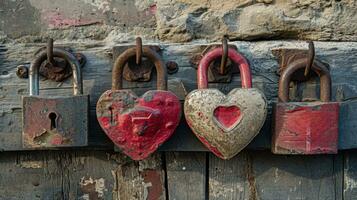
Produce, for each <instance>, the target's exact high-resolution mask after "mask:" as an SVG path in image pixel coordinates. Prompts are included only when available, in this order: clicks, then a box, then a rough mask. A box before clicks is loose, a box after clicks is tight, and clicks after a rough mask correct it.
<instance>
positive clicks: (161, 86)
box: [112, 47, 167, 90]
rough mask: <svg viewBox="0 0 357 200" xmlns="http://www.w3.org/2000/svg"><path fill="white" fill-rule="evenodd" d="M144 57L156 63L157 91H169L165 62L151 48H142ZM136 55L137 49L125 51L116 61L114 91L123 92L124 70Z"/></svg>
mask: <svg viewBox="0 0 357 200" xmlns="http://www.w3.org/2000/svg"><path fill="white" fill-rule="evenodd" d="M142 49H143V51H142V55H143V56H144V57H147V58H148V59H149V60H150V61H151V62H153V63H154V65H155V67H156V73H157V90H167V75H166V67H165V64H164V62H163V61H162V60H161V57H160V55H159V54H158V53H156V52H155V51H154V50H152V49H151V48H150V47H142ZM135 55H136V47H132V48H129V49H127V50H126V51H124V52H123V53H122V54H120V55H119V56H118V58H117V59H116V60H115V63H114V66H113V72H112V90H121V89H122V87H123V86H122V85H123V69H124V65H125V63H127V62H128V60H129V58H130V57H133V56H135Z"/></svg>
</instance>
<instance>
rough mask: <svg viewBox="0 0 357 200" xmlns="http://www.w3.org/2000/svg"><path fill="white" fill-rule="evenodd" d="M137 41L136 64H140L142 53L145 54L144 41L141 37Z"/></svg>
mask: <svg viewBox="0 0 357 200" xmlns="http://www.w3.org/2000/svg"><path fill="white" fill-rule="evenodd" d="M135 41H136V64H137V65H140V63H141V59H142V54H143V43H142V40H141V37H137V38H136V39H135Z"/></svg>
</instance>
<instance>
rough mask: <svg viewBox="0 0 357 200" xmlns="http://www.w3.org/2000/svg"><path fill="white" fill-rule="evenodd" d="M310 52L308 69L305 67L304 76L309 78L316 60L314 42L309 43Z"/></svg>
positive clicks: (307, 62)
mask: <svg viewBox="0 0 357 200" xmlns="http://www.w3.org/2000/svg"><path fill="white" fill-rule="evenodd" d="M308 43H309V51H308V54H307V61H306V67H305V72H304V76H305V77H306V76H308V75H309V73H310V70H311V67H312V64H313V63H314V59H315V46H314V43H313V42H312V41H309V42H308Z"/></svg>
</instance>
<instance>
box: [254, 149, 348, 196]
mask: <svg viewBox="0 0 357 200" xmlns="http://www.w3.org/2000/svg"><path fill="white" fill-rule="evenodd" d="M249 157H250V162H251V166H250V167H251V168H252V177H253V178H252V179H250V180H249V183H250V184H251V186H253V187H255V191H256V196H253V197H250V198H253V199H276V200H279V199H284V200H285V199H342V187H341V185H342V182H341V181H342V170H343V169H342V168H343V165H342V162H343V158H342V156H341V155H336V156H333V155H330V156H328V155H324V156H277V155H272V154H271V153H270V152H259V153H255V152H254V151H252V152H250V153H249Z"/></svg>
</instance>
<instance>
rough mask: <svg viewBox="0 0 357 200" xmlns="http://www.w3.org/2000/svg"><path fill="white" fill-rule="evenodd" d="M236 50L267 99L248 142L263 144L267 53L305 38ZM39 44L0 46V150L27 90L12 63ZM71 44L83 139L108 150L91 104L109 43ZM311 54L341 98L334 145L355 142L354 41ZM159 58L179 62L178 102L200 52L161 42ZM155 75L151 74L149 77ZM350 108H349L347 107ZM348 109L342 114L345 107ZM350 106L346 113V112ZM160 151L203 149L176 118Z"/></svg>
mask: <svg viewBox="0 0 357 200" xmlns="http://www.w3.org/2000/svg"><path fill="white" fill-rule="evenodd" d="M232 44H234V45H236V46H237V48H238V50H239V51H240V52H242V54H243V55H244V56H246V57H247V59H248V60H249V62H250V64H251V69H252V74H253V85H254V87H258V88H259V89H261V90H262V91H263V92H264V93H265V95H266V97H267V99H268V101H269V114H268V117H267V121H266V123H265V125H264V127H263V129H262V130H261V133H260V134H259V135H258V136H257V137H256V138H255V140H253V142H252V143H251V144H250V145H249V146H248V148H250V149H269V148H270V143H271V142H270V138H271V120H272V119H271V105H272V102H274V101H276V97H277V95H276V94H277V82H278V76H277V75H276V74H275V71H276V69H277V61H276V59H275V58H274V56H273V55H272V53H271V49H273V48H282V47H284V48H285V47H286V48H306V44H305V43H301V42H294V41H293V42H285V41H267V42H234V43H232ZM42 45H43V44H30V43H29V44H11V45H10V44H6V45H5V47H6V48H7V49H6V51H2V54H1V58H0V59H1V61H0V128H1V129H0V149H2V150H4V151H10V150H12V151H13V150H22V146H21V141H20V138H21V123H22V122H21V112H22V111H21V95H24V94H27V80H26V79H19V78H17V77H16V75H15V71H16V66H17V65H18V64H24V63H28V62H30V61H31V59H32V58H33V53H34V52H35V51H36V49H37V48H38V47H40V46H42ZM62 45H67V46H72V47H74V48H75V49H76V50H77V51H80V52H82V53H84V54H85V56H86V57H87V59H88V62H87V64H86V66H85V67H84V68H83V77H84V80H83V81H84V92H85V93H86V94H90V107H91V118H90V127H91V128H90V133H89V143H90V146H91V148H104V149H111V148H112V147H113V146H112V143H111V142H110V141H109V140H108V138H107V137H106V136H105V134H104V133H103V131H102V130H101V128H100V127H99V125H98V123H97V121H96V117H95V112H94V109H95V104H96V101H97V100H98V98H99V96H100V95H101V94H102V93H103V92H104V91H105V90H108V89H110V87H111V68H112V62H113V61H112V55H111V49H112V47H111V46H108V45H106V44H103V43H101V42H90V43H63V44H62ZM315 46H316V56H317V58H319V59H321V60H323V61H325V62H327V63H329V64H330V66H331V74H332V79H333V87H332V97H333V99H337V100H338V101H342V102H343V106H346V107H349V108H348V109H344V108H342V109H341V115H340V116H347V118H343V119H346V120H342V121H341V123H340V126H341V130H340V136H342V137H340V144H339V149H350V148H356V147H357V136H356V135H357V133H356V132H355V131H354V125H353V123H350V122H353V121H355V120H356V119H357V114H356V112H353V110H355V109H356V108H355V106H354V105H352V104H353V102H352V101H351V99H353V98H356V97H357V87H356V83H355V77H356V75H357V71H356V70H353V69H354V68H356V65H357V58H356V57H355V56H354V55H355V54H356V53H357V43H356V42H338V43H337V42H316V44H315ZM161 48H162V54H163V59H164V60H165V61H168V60H174V61H176V62H177V63H178V64H179V67H180V68H179V71H178V72H177V73H176V74H173V75H169V89H170V90H171V91H173V92H175V93H176V94H177V95H178V96H179V98H180V99H181V100H182V101H183V100H184V98H185V95H186V94H187V93H188V92H190V91H192V90H193V89H195V88H196V86H197V83H196V70H195V69H194V68H192V65H191V63H190V58H191V57H192V56H193V55H196V54H197V53H200V51H201V46H200V45H199V44H172V45H171V44H164V45H161ZM154 78H155V74H154V77H153V79H154ZM154 82H155V81H152V82H148V83H128V82H124V87H126V88H133V89H134V90H135V91H136V92H137V94H138V95H140V94H142V93H144V92H145V91H147V90H148V89H150V88H154V87H155V83H154ZM239 85H240V79H239V77H238V76H237V75H235V76H234V77H233V81H232V83H230V84H216V83H214V84H210V87H216V88H219V89H220V90H221V91H223V92H224V93H227V92H228V91H230V90H231V89H232V88H234V87H239ZM41 87H42V88H45V89H44V90H42V91H41V94H44V95H70V93H71V92H72V90H71V80H66V81H64V82H63V83H54V82H50V81H41ZM303 88H305V90H306V91H310V92H302V94H303V95H304V96H305V97H306V96H307V95H309V94H313V92H311V91H313V90H315V89H316V85H315V84H313V83H311V84H309V85H304V87H303ZM351 109H352V110H351ZM347 111H349V112H348V114H346V113H345V112H347ZM351 111H352V112H351ZM160 150H162V151H173V150H179V151H206V150H207V149H206V148H205V147H203V145H200V143H199V142H198V140H197V139H196V138H195V136H194V135H193V134H192V132H191V130H190V129H189V128H188V126H187V125H186V123H185V121H184V120H182V122H181V124H180V126H179V128H178V129H177V131H176V133H175V135H174V136H173V137H172V138H171V139H170V140H169V141H168V142H167V143H166V144H164V145H163V146H162V147H161V148H160Z"/></svg>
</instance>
